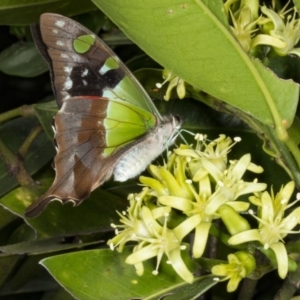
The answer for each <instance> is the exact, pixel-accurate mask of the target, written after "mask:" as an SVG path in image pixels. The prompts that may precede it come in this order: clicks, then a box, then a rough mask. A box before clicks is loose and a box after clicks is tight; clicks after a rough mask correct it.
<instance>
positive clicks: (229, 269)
mask: <svg viewBox="0 0 300 300" xmlns="http://www.w3.org/2000/svg"><path fill="white" fill-rule="evenodd" d="M227 259H228V264H220V265H216V266H213V267H212V269H211V272H212V274H214V275H217V276H222V277H223V276H224V277H225V278H223V279H221V280H220V281H225V280H229V282H228V284H227V291H228V292H229V293H230V292H234V291H235V290H236V289H237V287H238V285H239V283H240V281H241V280H242V279H243V278H245V277H246V276H248V275H250V274H251V273H252V272H253V271H254V270H255V268H256V262H255V259H254V257H253V256H252V255H251V254H250V253H248V252H245V251H239V252H236V253H235V254H229V255H228V256H227ZM218 280H219V279H218Z"/></svg>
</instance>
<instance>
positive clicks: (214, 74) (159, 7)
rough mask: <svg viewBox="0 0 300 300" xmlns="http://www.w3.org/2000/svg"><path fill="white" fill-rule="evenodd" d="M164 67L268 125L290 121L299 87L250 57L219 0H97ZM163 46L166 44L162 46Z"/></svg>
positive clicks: (100, 6) (99, 5)
mask: <svg viewBox="0 0 300 300" xmlns="http://www.w3.org/2000/svg"><path fill="white" fill-rule="evenodd" d="M93 1H94V3H95V4H96V5H97V6H98V7H99V8H100V9H101V10H103V11H104V12H105V13H106V14H107V15H108V16H109V17H110V18H111V19H112V20H113V22H115V23H116V24H117V25H118V26H119V27H120V28H121V29H122V30H123V31H124V32H125V33H126V34H127V35H128V36H129V37H130V38H131V39H132V40H133V41H134V42H135V43H137V44H138V45H139V46H140V47H141V48H142V49H143V50H144V51H145V52H146V53H147V54H149V55H150V56H151V57H152V58H154V59H155V60H156V61H157V62H159V63H160V64H161V65H163V66H164V67H165V68H167V69H169V70H172V72H174V73H175V74H176V75H178V76H179V77H181V78H182V79H184V80H185V81H187V82H188V83H190V84H192V85H193V86H195V87H197V88H199V89H201V90H203V91H204V92H206V93H209V94H210V95H212V96H214V97H216V98H218V99H221V100H223V101H225V102H227V103H229V104H231V105H232V106H234V107H237V108H239V109H240V110H243V111H245V112H246V113H248V114H250V115H252V116H254V117H255V118H257V119H258V120H260V121H261V122H263V123H264V124H267V125H270V126H272V125H274V121H273V117H274V114H275V113H274V111H273V112H272V113H271V111H270V105H275V107H276V109H277V110H278V112H279V115H280V118H281V120H283V119H285V120H286V121H287V122H288V124H292V120H293V118H294V115H295V110H296V107H297V101H298V93H299V87H298V85H297V84H295V83H293V82H292V81H284V80H281V79H279V78H277V77H276V76H275V75H274V73H273V72H271V71H270V70H268V69H266V68H265V67H264V66H263V65H262V64H261V63H260V62H258V61H256V60H253V59H251V58H250V57H249V56H248V55H247V54H246V53H245V52H244V51H243V49H242V48H241V46H240V45H239V44H238V42H237V40H236V39H235V38H234V37H233V35H232V34H231V31H230V28H229V25H228V24H227V20H226V17H225V15H224V14H223V2H222V1H221V0H215V1H211V0H205V1H204V0H203V1H200V0H188V1H184V2H174V1H173V0H166V1H164V2H163V3H162V2H161V1H160V0H153V1H143V2H142V3H140V2H137V1H133V0H131V1H126V2H124V1H122V0H116V1H113V2H112V1H108V0H93ZM162 45H163V46H162Z"/></svg>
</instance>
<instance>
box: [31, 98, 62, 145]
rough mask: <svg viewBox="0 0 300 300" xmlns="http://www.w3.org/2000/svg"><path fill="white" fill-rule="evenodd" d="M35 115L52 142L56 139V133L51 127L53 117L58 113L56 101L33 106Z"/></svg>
mask: <svg viewBox="0 0 300 300" xmlns="http://www.w3.org/2000/svg"><path fill="white" fill-rule="evenodd" d="M33 108H34V111H35V114H36V116H37V118H38V119H39V121H40V123H41V124H42V126H43V128H44V130H45V132H46V134H47V136H48V138H49V139H50V140H51V141H52V140H53V139H54V132H53V129H52V127H51V124H52V120H53V117H54V116H55V114H56V113H57V110H58V108H57V104H56V102H55V101H50V102H42V103H37V104H34V105H33Z"/></svg>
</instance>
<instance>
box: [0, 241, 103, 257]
mask: <svg viewBox="0 0 300 300" xmlns="http://www.w3.org/2000/svg"><path fill="white" fill-rule="evenodd" d="M99 243H100V242H99V241H96V242H92V243H74V242H72V243H67V242H65V241H64V239H63V238H51V239H42V240H37V241H30V242H22V243H17V244H13V245H7V246H0V250H1V252H4V253H8V254H11V255H12V254H19V255H22V254H30V255H37V254H43V253H52V252H57V251H66V250H71V249H78V248H79V249H80V248H83V247H85V246H89V245H93V244H99Z"/></svg>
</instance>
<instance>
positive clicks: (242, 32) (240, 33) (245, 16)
mask: <svg viewBox="0 0 300 300" xmlns="http://www.w3.org/2000/svg"><path fill="white" fill-rule="evenodd" d="M252 2H253V1H252ZM254 2H257V8H256V11H255V12H256V15H257V11H258V1H254ZM230 14H231V20H232V24H233V26H231V30H232V32H233V34H234V36H235V37H236V38H237V40H238V41H239V43H240V45H241V46H242V47H243V49H244V50H245V51H246V52H249V51H250V49H251V41H252V37H253V35H254V32H255V31H257V29H256V25H257V22H258V19H257V17H255V16H254V15H253V8H252V7H251V6H248V5H244V6H242V8H241V9H240V10H239V11H238V12H237V13H236V14H235V15H237V16H235V15H234V14H233V13H232V12H231V10H230Z"/></svg>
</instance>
